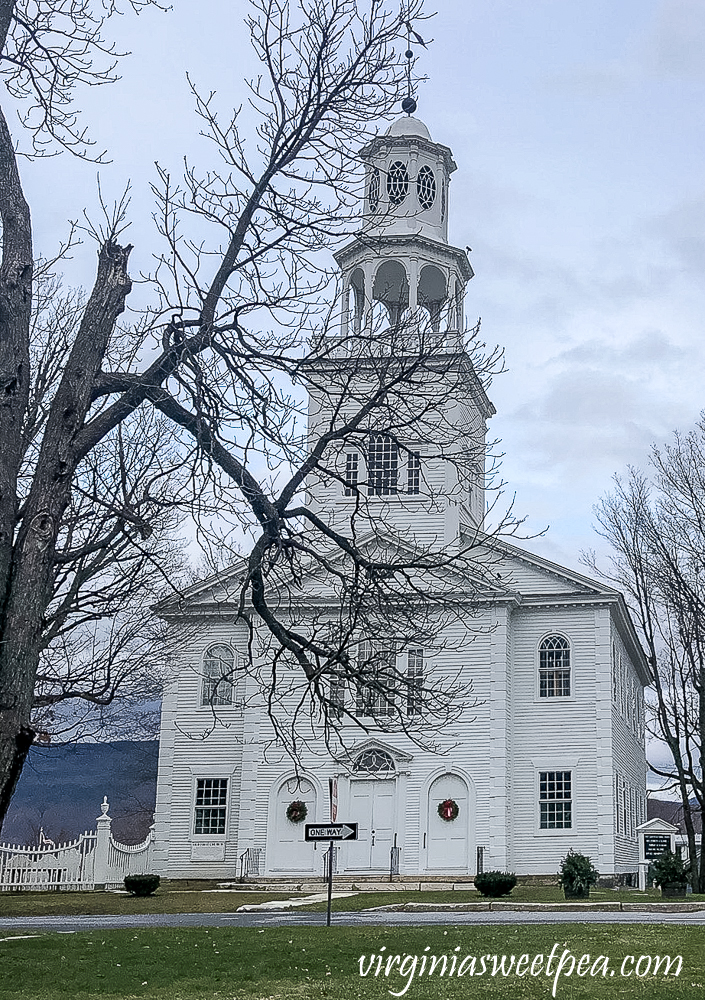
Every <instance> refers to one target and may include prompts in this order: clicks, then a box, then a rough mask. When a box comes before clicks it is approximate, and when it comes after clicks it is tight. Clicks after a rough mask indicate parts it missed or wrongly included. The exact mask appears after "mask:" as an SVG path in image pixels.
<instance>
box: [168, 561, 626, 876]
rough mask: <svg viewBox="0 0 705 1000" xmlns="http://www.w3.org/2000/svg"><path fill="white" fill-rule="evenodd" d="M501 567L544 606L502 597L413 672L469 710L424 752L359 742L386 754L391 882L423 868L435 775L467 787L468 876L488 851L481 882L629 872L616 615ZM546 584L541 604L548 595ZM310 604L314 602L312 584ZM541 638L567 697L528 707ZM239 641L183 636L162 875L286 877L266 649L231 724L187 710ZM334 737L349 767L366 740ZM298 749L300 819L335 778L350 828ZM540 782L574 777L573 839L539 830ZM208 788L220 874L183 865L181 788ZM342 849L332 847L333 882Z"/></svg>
mask: <svg viewBox="0 0 705 1000" xmlns="http://www.w3.org/2000/svg"><path fill="white" fill-rule="evenodd" d="M505 562H506V566H505V567H504V569H506V570H507V571H511V573H512V574H513V576H512V579H514V580H516V579H517V578H519V579H521V581H522V587H523V588H524V590H525V591H526V593H527V594H529V595H537V594H539V595H545V599H544V597H542V598H541V601H540V603H539V602H536V601H534V603H533V604H531V603H527V604H522V602H521V600H517V601H512V600H511V599H506V600H505V601H504V602H503V603H501V604H499V603H498V604H494V605H492V604H488V605H486V606H484V607H483V608H482V609H481V610H480V611H479V612H478V614H477V617H476V618H475V619H474V621H473V623H472V629H469V628H468V627H467V626H463V625H462V624H461V623H460V622H456V623H455V624H454V625H453V626H452V627H451V626H448V627H446V629H445V631H443V632H441V634H439V636H438V639H437V640H436V648H435V650H434V651H433V655H431V656H429V659H428V662H427V666H428V668H429V670H431V671H435V672H436V675H437V676H441V675H443V676H449V677H450V676H455V675H456V674H457V673H460V676H461V679H462V681H463V682H464V683H465V684H472V692H473V696H474V698H475V699H476V700H477V704H474V705H468V706H467V708H466V709H465V710H464V712H463V713H462V715H461V716H460V717H458V718H457V719H455V720H454V721H453V722H452V723H450V724H448V725H445V726H443V727H436V728H435V729H434V726H433V725H432V726H431V728H430V731H426V732H425V733H424V734H423V735H424V739H425V741H426V744H427V747H426V748H425V749H422V748H421V747H419V746H418V745H417V744H416V743H415V742H414V741H413V740H411V739H409V738H408V737H407V736H406V735H404V734H403V733H399V732H386V731H381V730H377V731H375V732H374V733H373V734H372V735H373V736H374V737H375V738H376V739H377V740H378V741H379V742H380V743H381V745H383V746H384V747H386V748H387V749H388V750H389V752H390V753H391V754H392V756H395V754H396V755H398V756H397V777H396V779H395V787H396V816H395V821H394V830H393V833H394V834H395V835H396V840H397V845H398V846H399V847H401V848H402V852H401V871H402V874H418V873H419V872H423V871H425V870H426V868H425V865H426V854H425V849H424V834H425V832H426V830H427V829H428V823H429V812H430V811H431V810H433V809H435V808H436V806H437V803H436V802H435V800H434V801H431V802H430V801H429V788H430V787H431V785H432V782H433V780H434V779H435V778H436V777H438V776H441V775H443V774H454V775H457V776H460V778H461V779H462V780H463V781H464V782H465V783H466V784H467V786H468V792H469V795H470V799H469V803H470V802H471V803H472V806H470V805H468V811H469V810H470V808H472V816H471V817H470V816H468V817H467V818H468V820H470V821H471V822H470V838H469V847H468V869H467V870H468V871H471V872H472V871H474V867H475V848H476V846H477V845H481V846H483V847H484V848H486V854H485V865H486V867H487V868H510V869H512V870H514V871H516V872H517V873H519V874H531V873H537V874H551V873H555V871H556V870H557V867H558V864H559V862H560V859H561V858H562V857H563V856H564V855H565V854H566V852H567V850H568V849H569V848H571V847H572V848H574V849H576V850H581V851H583V852H584V853H586V854H588V855H590V857H592V858H593V860H594V863H595V864H596V866H597V867H598V869H599V870H600V871H601V872H602V873H603V874H610V873H612V872H620V871H631V870H633V842H632V841H631V840H630V839H629V838H627V837H625V835H624V834H620V833H619V832H618V831H617V829H616V818H615V782H616V775H621V776H622V777H623V779H624V781H625V783H626V784H628V786H629V789H630V790H631V791H630V793H629V794H631V795H633V796H639V795H640V796H642V797H643V790H644V786H645V764H644V754H643V737H642V735H641V733H640V732H637V729H636V722H635V718H636V714H635V713H632V714H631V716H629V713H626V714H627V718H626V719H625V718H623V717H622V714H621V713H620V711H619V707H618V706H615V704H614V703H613V699H612V683H611V674H612V645H613V641H617V642H619V643H620V645H619V649H620V651H621V652H620V655H622V656H623V657H624V662H625V663H626V662H627V660H628V657H627V652H626V646H625V644H624V642H623V641H622V640H621V638H620V636H619V632H618V629H617V627H616V625H615V622H614V621H613V612H614V601H613V600H612V599H609V600H604V601H602V602H600V600H599V599H598V600H596V595H595V593H592V594H588V593H587V591H585V598H584V600H583V598H581V594H582V593H583V591H582V590H581V586H580V585H579V584H576V585H575V587H574V589H573V594H572V596H569V597H568V598H566V597H565V594H566V590H565V588H566V587H567V583H566V581H565V579H563V578H557V577H555V576H554V577H553V578H552V579H551V576H550V574H549V573H548V572H547V571H546V569H545V568H544V567H539V568H538V569H537V570H536V572H535V573H534V574H533V576H532V573H531V566H530V563H529V562H525V561H523V560H517V559H510V558H509V557H507V559H506V560H505ZM504 569H503V570H502V576H503V578H504ZM551 583H552V586H553V588H554V592H553V594H551V592H550V591H549V589H548V588H549V586H550V585H551ZM311 592H312V593H314V594H315V593H318V594H320V593H322V592H323V591H322V590H321V589H320V588H319V586H318V584H317V583H313V582H312V586H311ZM581 600H582V601H583V603H581ZM319 613H320V612H319V611H317V612H316V614H319ZM553 632H558V633H560V634H561V635H564V636H565V637H566V638H567V639H568V640H569V642H570V648H571V670H572V675H571V696H570V697H569V698H540V697H539V687H538V665H539V659H538V649H539V643H540V641H541V639H542V638H543V637H544V636H546V635H548V634H550V633H553ZM615 637H616V639H615ZM245 638H246V637H245V633H244V631H243V630H242V629H238V628H236V627H235V626H234V625H233V624H232V622H228V621H226V620H223V621H222V622H217V621H213V622H211V623H210V624H204V625H203V626H202V627H201V630H200V631H199V633H198V635H197V638H193V637H192V638H191V639H190V640H189V642H188V643H186V644H185V647H184V650H183V652H182V655H181V659H180V663H179V667H178V670H177V672H176V675H175V677H174V680H173V684H172V686H171V687H170V690H169V692H168V693H167V696H166V697H165V700H164V711H163V720H162V759H161V760H160V769H159V787H158V801H157V816H156V827H155V832H156V833H157V839H158V855H157V857H158V858H159V864H160V865H161V869H160V870H161V871H162V872H163V873H164V874H166V873H168V874H171V875H196V874H200V875H202V876H204V877H205V876H208V877H217V878H223V879H227V878H232V877H234V876H235V874H236V872H237V864H238V858H239V856H240V855H241V854H242V852H243V851H244V850H246V849H247V848H248V847H257V848H260V850H262V851H263V852H264V853H263V869H262V871H263V873H270V874H276V873H277V872H280V871H283V870H284V868H283V867H282V861H281V858H280V860H279V861H277V860H276V858H275V852H274V851H273V841H272V830H273V828H274V827H275V826H276V823H277V822H280V821H281V816H278V815H277V814H276V808H278V809H279V812H281V811H282V809H283V807H282V806H281V805H280V806H279V807H276V808H275V805H273V803H275V801H276V795H277V790H278V789H279V788H280V787H281V785H282V782H283V781H284V780H285V779H287V778H289V777H290V776H291V775H292V774H293V773H294V766H293V764H292V762H291V760H290V759H289V758H288V756H287V754H286V753H285V752H284V751H283V750H281V749H278V748H277V745H276V739H275V733H274V732H273V730H272V727H271V723H270V721H269V719H268V718H267V714H266V711H265V707H264V703H263V700H262V697H261V693H260V692H259V690H258V685H259V683H260V681H261V679H264V678H266V676H267V670H268V657H267V653H266V642H264V643H263V644H262V649H261V654H262V655H261V662H260V664H259V668H258V669H259V671H260V673H261V678H260V677H258V676H252V677H250V678H249V679H248V680H247V686H246V690H245V692H244V699H245V701H246V703H247V707H246V708H245V709H244V710H243V709H242V708H240V707H239V706H238V705H234V706H232V707H228V708H226V709H218V711H217V714H216V719H215V720H214V719H213V717H212V714H211V713H210V711H209V710H208V709H203V708H201V706H200V704H199V698H200V664H201V663H202V657H203V653H204V651H205V649H206V648H207V647H208V645H209V644H210V643H211V642H215V641H223V642H230V643H231V644H232V645H233V646H234V647H235V648H241V649H244V643H245ZM625 669H626V668H625ZM255 673H257V671H255ZM628 676H629V684H630V685H631V684H632V682H633V679H634V678H636V673H635V671H634V666H633V664H631V662H630V663H629V664H628ZM281 679H282V682H283V689H284V690H286V689H287V687H288V691H287V693H286V694H284V695H283V696H282V698H281V703H280V706H279V707H280V710H281V711H282V712H283V713H284V714H285V713H286V712H287V711H291V710H292V709H293V705H294V703H295V702H296V701H297V700H298V698H299V697H300V695H301V693H302V691H303V690H304V689H305V682H304V680H303V678H302V676H301V674H300V673H299V672H298V670H297V669H294V668H291V669H290V670H288V671H287V668H285V667H282V672H281ZM630 690H631V687H630ZM638 690H639V691H641V688H640V686H639V688H638ZM349 697H351V698H352V697H353V693H352V692H351V693H350V695H349ZM214 723H215V724H214ZM341 735H342V742H343V744H344V745H345V746H346V747H347V749H348V751H349V754H350V755H351V756H352V757H354V755H355V753H356V751H357V750H358V749H359V748H360V747H362V746H364V745H365V744H366V742H367V740H368V736H367V735H365V734H364V733H362V732H360V730H359V728H358V727H357V726H355V725H354V724H349V725H345V726H343V729H342V734H341ZM309 742H310V745H309V747H308V748H304V749H303V750H302V752H301V758H300V773H301V774H302V775H303V776H304V777H306V778H308V779H310V780H311V782H312V784H313V786H314V787H315V790H316V793H315V801H316V804H315V816H314V815H311V816H310V817H309V819H310V820H311V821H313V820H318V821H325V820H327V819H328V778H329V777H338V779H339V782H340V789H341V797H340V807H339V818H341V819H344V820H353V821H354V820H355V819H356V817H355V816H353V815H349V813H348V812H347V811H348V810H349V809H350V808H351V807H350V804H349V796H350V775H349V770H348V768H347V766H346V764H345V762H344V761H343V760H342V758H341V755H340V753H339V752H334V754H333V756H330V755H329V754H327V753H326V751H325V748H324V747H323V746H322V744H321V742H320V736H317V735H316V733H315V732H313V733H310V734H309ZM542 770H566V771H570V772H571V774H572V785H573V801H572V804H573V825H572V827H571V829H569V830H541V829H539V793H538V775H539V772H540V771H542ZM208 776H213V777H217V776H223V777H224V776H227V777H228V779H229V801H228V817H227V833H226V836H225V838H221V839H222V840H223V841H224V843H225V853H224V858H223V860H222V861H219V862H213V861H197V860H194V859H193V857H192V850H193V845H194V843H196V842H197V841H198V838H196V837H194V835H193V834H192V828H193V798H194V787H195V780H196V778H197V777H208ZM630 801H632V800H630ZM273 809H274V810H275V811H274V813H273V812H272V810H273ZM302 833H303V830H302ZM202 839H203V838H202ZM206 839H209V838H206ZM210 839H212V840H217V838H210ZM347 851H348V849H347V848H345V847H343V848H342V849H341V853H340V858H339V863H340V867H341V870H344V868H345V864H346V857H347ZM310 856H311V859H312V860H311V871H310V874H311V875H319V874H320V866H321V865H322V852H321V851H312V852H311V855H310Z"/></svg>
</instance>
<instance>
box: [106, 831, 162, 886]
mask: <svg viewBox="0 0 705 1000" xmlns="http://www.w3.org/2000/svg"><path fill="white" fill-rule="evenodd" d="M153 841H154V834H153V833H152V831H151V830H150V831H149V833H148V834H147V839H146V840H145V841H143V842H142V843H141V844H134V845H131V844H118V843H117V842H116V841H114V840H113V838H112V836H111V837H110V844H109V846H108V886H109V888H117V887H120V888H122V883H123V879H124V878H125V876H126V875H146V874H147V873H148V872H149V871H150V862H151V860H152V842H153Z"/></svg>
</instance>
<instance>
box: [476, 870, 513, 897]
mask: <svg viewBox="0 0 705 1000" xmlns="http://www.w3.org/2000/svg"><path fill="white" fill-rule="evenodd" d="M516 884H517V877H516V875H515V874H514V873H513V872H482V874H480V875H476V876H475V888H476V889H477V890H478V892H480V893H481V894H482V895H483V896H493V897H497V896H508V895H509V893H510V892H511V891H512V889H513V888H514V886H515V885H516Z"/></svg>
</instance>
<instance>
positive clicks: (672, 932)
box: [0, 925, 705, 1000]
mask: <svg viewBox="0 0 705 1000" xmlns="http://www.w3.org/2000/svg"><path fill="white" fill-rule="evenodd" d="M4 936H6V937H9V936H10V935H9V933H5V934H4ZM703 936H704V932H703V928H700V927H670V926H669V927H664V926H648V925H646V926H627V925H602V926H595V925H587V926H586V925H566V926H533V925H532V926H520V927H448V928H446V929H444V928H442V927H428V928H415V927H411V928H384V927H375V928H343V927H333V928H330V929H327V928H325V927H301V928H287V927H278V928H267V929H266V930H262V929H257V928H212V929H203V928H198V929H193V930H191V929H189V930H182V929H160V930H140V931H135V930H129V931H105V932H92V933H83V934H68V935H60V934H45V935H41V936H39V937H36V938H29V939H21V938H17V939H15V940H3V941H0V949H1V951H0V955H1V958H0V997H2V998H3V1000H68V998H76V1000H113V998H125V1000H127V998H134V997H139V998H145V1000H206V998H207V1000H241V998H243V1000H244V998H248V1000H291V998H297V1000H341V998H344V1000H381V998H389V996H390V991H391V992H394V993H400V992H401V991H402V990H403V989H404V987H405V985H406V984H407V983H408V982H409V976H410V968H411V964H413V957H414V956H423V955H426V956H429V955H436V956H439V957H440V956H442V955H446V956H448V958H449V960H450V959H451V958H452V957H453V956H457V958H458V960H460V959H462V958H465V957H466V956H476V957H477V963H476V965H475V975H471V974H470V971H469V970H468V964H469V963H468V964H466V975H465V977H464V978H458V977H457V975H456V976H455V977H452V976H448V971H450V969H451V966H447V971H446V976H445V977H442V976H441V975H440V968H441V966H440V965H439V966H438V967H437V968H436V970H435V973H434V974H433V975H431V976H429V975H420V974H419V973H420V968H421V967H420V965H418V964H417V966H416V968H417V975H416V976H415V978H413V980H412V981H411V984H410V986H409V988H408V990H407V992H406V993H405V994H404V995H405V996H407V997H410V998H414V1000H432V998H433V1000H438V998H442V1000H447V998H449V1000H453V998H458V1000H460V998H461V997H462V998H467V997H473V998H474V997H480V998H487V1000H498V998H499V1000H503V998H504V1000H517V998H521V1000H533V998H537V1000H538V998H541V1000H544V998H548V997H550V996H551V994H552V989H553V985H554V977H555V967H556V964H557V961H558V960H559V959H560V958H561V957H563V961H564V969H568V968H569V967H570V960H571V957H574V958H575V959H576V962H579V960H580V959H581V957H582V956H583V955H589V956H590V957H589V958H588V959H584V960H583V964H582V965H579V964H576V970H575V971H574V972H573V975H571V976H570V977H566V976H563V977H561V978H559V980H558V982H557V985H556V992H555V995H556V996H557V997H564V998H565V1000H582V998H587V997H590V998H593V997H594V998H598V1000H602V998H605V1000H607V998H608V997H609V998H610V1000H617V998H618V1000H635V998H638V1000H688V998H692V1000H699V998H700V997H702V995H703V992H704V991H705V949H704V948H703ZM554 945H555V946H556V948H555V951H554V954H555V956H556V957H555V958H554V961H553V968H552V970H551V975H550V976H547V975H546V974H545V963H546V958H547V957H548V955H549V954H550V953H551V951H552V949H554ZM564 952H567V953H568V954H567V955H565V956H564V955H563V953H564ZM397 954H398V955H400V956H401V957H403V956H405V955H406V956H409V957H408V958H407V959H406V966H405V967H404V975H403V976H402V975H399V973H398V971H397V969H398V965H397V966H392V972H391V974H390V976H389V978H387V977H385V976H384V974H382V975H380V976H377V977H375V975H374V971H375V969H376V967H377V962H376V959H373V960H372V962H373V964H372V973H371V974H369V975H367V976H366V977H364V978H363V977H361V976H360V957H361V956H365V957H364V961H363V963H362V964H363V969H367V967H368V965H369V962H370V960H371V956H373V955H374V956H378V955H384V956H385V958H386V957H387V956H389V955H391V956H395V955H397ZM524 954H525V955H527V956H528V958H527V959H525V960H524V961H523V965H522V971H523V972H524V975H522V976H517V975H516V974H514V973H513V972H512V973H510V974H509V975H506V976H503V975H502V973H501V971H498V973H497V975H495V976H492V975H491V969H492V965H493V961H494V960H493V958H492V957H490V958H489V959H486V960H485V961H486V967H487V971H486V972H485V973H484V974H483V975H478V973H479V972H480V970H481V966H480V964H479V956H487V955H489V956H494V955H497V956H499V958H500V959H501V957H502V956H507V959H505V962H508V961H509V956H511V955H514V956H521V955H524ZM538 955H543V956H544V958H543V959H542V960H541V966H538V965H537V966H535V968H536V970H537V972H538V974H537V975H534V976H532V975H530V974H529V973H528V972H527V969H528V968H530V962H531V961H533V960H534V959H535V957H536V956H538ZM642 955H646V956H651V957H653V956H655V955H659V956H664V955H670V956H671V957H672V958H675V957H676V956H677V955H680V956H681V957H682V969H681V973H680V975H679V976H675V975H673V974H671V975H670V976H664V975H663V974H659V975H657V976H654V975H651V974H647V975H645V976H644V977H640V978H637V976H636V975H635V973H634V969H635V965H636V960H638V959H639V957H640V956H642ZM600 956H603V957H602V958H600ZM626 956H634V961H630V960H629V959H627V962H626V966H625V969H626V971H627V972H630V971H631V973H632V974H631V976H629V977H624V978H623V977H622V976H621V975H620V967H621V964H622V962H623V960H625V958H626ZM537 961H538V959H537ZM606 963H609V965H606ZM455 968H456V972H457V969H458V963H457V962H456V967H455ZM505 968H506V966H505ZM577 969H581V970H582V971H583V972H585V973H586V974H585V975H583V976H582V977H578V976H577ZM640 971H641V972H643V971H645V961H643V962H642V966H641V967H640ZM591 972H594V974H593V975H591ZM612 972H614V975H611V973H612Z"/></svg>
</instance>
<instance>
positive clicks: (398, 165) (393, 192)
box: [387, 160, 409, 205]
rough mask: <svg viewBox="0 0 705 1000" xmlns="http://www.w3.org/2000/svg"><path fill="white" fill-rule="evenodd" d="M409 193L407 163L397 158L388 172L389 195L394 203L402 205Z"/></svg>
mask: <svg viewBox="0 0 705 1000" xmlns="http://www.w3.org/2000/svg"><path fill="white" fill-rule="evenodd" d="M408 193H409V171H408V170H407V169H406V164H405V163H402V161H401V160H396V161H395V162H394V163H393V164H392V165H391V167H390V168H389V173H388V174H387V195H388V197H389V200H390V202H391V203H392V205H401V203H402V202H403V201H404V199H405V198H406V196H407V194H408Z"/></svg>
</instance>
